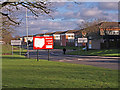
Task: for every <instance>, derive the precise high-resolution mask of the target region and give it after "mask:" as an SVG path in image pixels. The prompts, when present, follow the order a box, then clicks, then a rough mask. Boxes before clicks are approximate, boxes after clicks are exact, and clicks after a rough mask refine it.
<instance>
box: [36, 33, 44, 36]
mask: <svg viewBox="0 0 120 90" xmlns="http://www.w3.org/2000/svg"><path fill="white" fill-rule="evenodd" d="M34 36H44V34H43V33H41V34H36V35H34Z"/></svg>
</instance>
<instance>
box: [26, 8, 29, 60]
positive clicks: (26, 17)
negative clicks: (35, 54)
mask: <svg viewBox="0 0 120 90" xmlns="http://www.w3.org/2000/svg"><path fill="white" fill-rule="evenodd" d="M26 33H27V58H29V45H28V20H27V8H26Z"/></svg>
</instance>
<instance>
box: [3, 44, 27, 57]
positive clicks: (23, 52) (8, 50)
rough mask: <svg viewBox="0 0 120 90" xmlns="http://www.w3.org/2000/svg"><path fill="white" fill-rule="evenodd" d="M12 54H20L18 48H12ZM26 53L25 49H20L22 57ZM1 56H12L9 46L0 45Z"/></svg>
mask: <svg viewBox="0 0 120 90" xmlns="http://www.w3.org/2000/svg"><path fill="white" fill-rule="evenodd" d="M13 50H14V52H13V54H14V55H18V54H19V53H20V48H19V46H13ZM26 52H27V50H26V49H23V48H21V54H22V55H24V54H25V53H26ZM2 54H12V46H11V45H6V44H4V45H2Z"/></svg>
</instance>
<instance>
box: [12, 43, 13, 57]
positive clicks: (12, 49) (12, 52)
mask: <svg viewBox="0 0 120 90" xmlns="http://www.w3.org/2000/svg"><path fill="white" fill-rule="evenodd" d="M12 55H13V45H12Z"/></svg>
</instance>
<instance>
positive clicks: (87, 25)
mask: <svg viewBox="0 0 120 90" xmlns="http://www.w3.org/2000/svg"><path fill="white" fill-rule="evenodd" d="M103 22H104V19H103V20H102V19H97V20H94V21H90V22H89V21H86V22H82V23H81V24H80V25H79V27H80V29H82V32H83V33H86V35H85V37H88V36H91V37H92V38H94V39H98V38H101V36H100V31H99V29H100V25H101V24H102V23H103Z"/></svg>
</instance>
